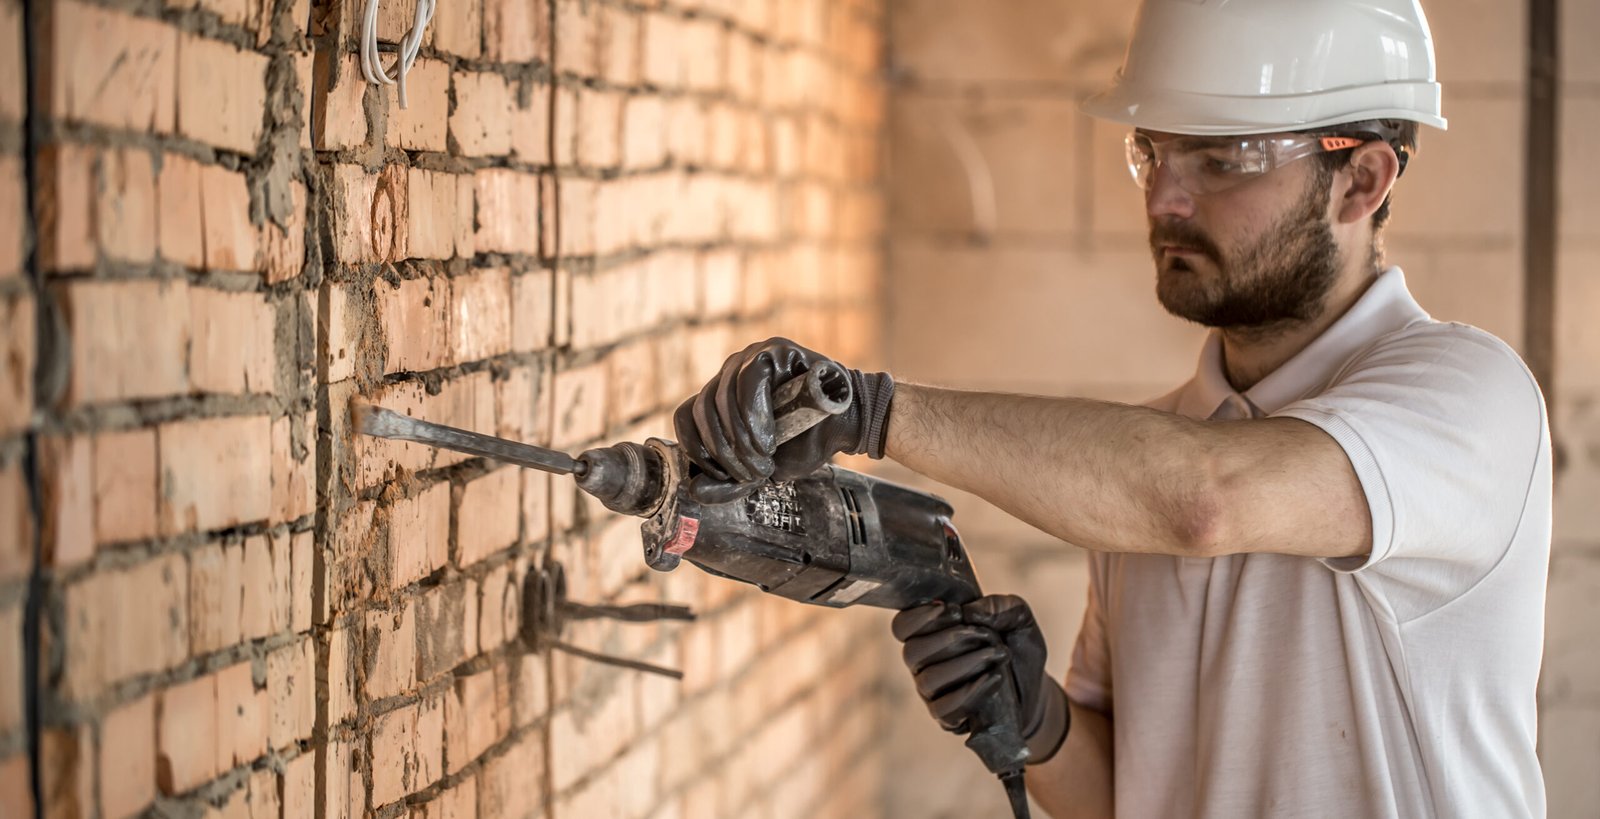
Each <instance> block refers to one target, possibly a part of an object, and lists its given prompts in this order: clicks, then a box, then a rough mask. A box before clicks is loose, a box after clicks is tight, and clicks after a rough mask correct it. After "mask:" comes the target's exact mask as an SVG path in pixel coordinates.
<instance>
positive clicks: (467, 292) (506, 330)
mask: <svg viewBox="0 0 1600 819" xmlns="http://www.w3.org/2000/svg"><path fill="white" fill-rule="evenodd" d="M450 300H451V310H450V354H451V356H452V358H453V359H454V360H455V361H458V362H463V361H475V360H478V359H483V358H490V357H492V356H497V355H503V354H504V353H506V352H509V351H510V349H511V275H510V272H509V271H508V270H506V269H505V268H494V269H490V270H485V271H482V272H480V273H474V274H472V275H469V276H457V277H456V278H455V279H454V280H453V281H452V282H451V283H450Z"/></svg>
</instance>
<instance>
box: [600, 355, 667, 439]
mask: <svg viewBox="0 0 1600 819" xmlns="http://www.w3.org/2000/svg"><path fill="white" fill-rule="evenodd" d="M606 362H607V365H608V366H609V367H610V373H609V374H608V375H607V377H606V380H607V383H608V385H609V386H610V388H611V395H610V396H609V397H608V398H607V400H606V407H607V409H608V411H609V412H610V418H609V421H608V423H609V425H611V426H618V425H622V424H627V423H630V422H632V421H635V420H637V419H639V418H642V417H644V416H645V415H648V414H649V413H651V412H654V411H655V410H656V409H657V408H658V405H659V404H660V403H661V400H660V388H659V386H658V383H657V379H656V351H655V345H654V344H653V343H651V341H650V340H648V339H644V340H640V341H637V342H634V343H632V344H627V345H624V346H622V347H619V348H617V349H616V350H614V351H612V353H611V355H609V356H607V357H606Z"/></svg>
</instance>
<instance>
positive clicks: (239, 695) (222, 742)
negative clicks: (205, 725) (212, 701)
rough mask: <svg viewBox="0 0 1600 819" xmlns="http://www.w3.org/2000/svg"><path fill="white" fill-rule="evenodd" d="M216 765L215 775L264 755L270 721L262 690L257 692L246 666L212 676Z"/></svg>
mask: <svg viewBox="0 0 1600 819" xmlns="http://www.w3.org/2000/svg"><path fill="white" fill-rule="evenodd" d="M215 676H216V687H217V702H216V709H217V718H216V719H217V748H216V750H217V761H216V766H217V770H219V771H226V770H229V769H231V768H234V767H236V766H238V765H243V764H245V763H247V762H251V761H253V760H255V759H256V757H259V756H261V755H262V754H264V753H266V751H267V731H268V729H269V727H270V726H269V724H268V723H269V721H270V718H271V715H270V713H269V712H268V708H269V706H270V703H269V701H268V699H267V692H266V691H265V690H261V691H257V690H256V684H255V681H254V679H253V678H252V677H251V673H250V663H249V662H243V663H236V664H234V665H231V666H228V667H227V668H224V669H222V670H221V671H218V672H217V673H216V675H215Z"/></svg>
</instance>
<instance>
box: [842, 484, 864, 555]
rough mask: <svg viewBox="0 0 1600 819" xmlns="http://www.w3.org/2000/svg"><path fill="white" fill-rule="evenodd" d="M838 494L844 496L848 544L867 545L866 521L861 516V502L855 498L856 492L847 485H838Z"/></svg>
mask: <svg viewBox="0 0 1600 819" xmlns="http://www.w3.org/2000/svg"><path fill="white" fill-rule="evenodd" d="M839 495H840V496H841V497H843V498H844V510H845V521H846V523H847V524H848V525H849V527H850V545H851V546H866V545H867V522H866V521H865V520H862V518H861V502H860V501H858V500H856V493H855V492H854V491H852V490H851V489H850V488H849V487H846V486H841V487H839Z"/></svg>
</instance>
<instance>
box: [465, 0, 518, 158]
mask: <svg viewBox="0 0 1600 819" xmlns="http://www.w3.org/2000/svg"><path fill="white" fill-rule="evenodd" d="M491 1H492V0H491ZM455 85H456V108H455V110H454V111H452V112H450V136H451V137H453V138H454V139H455V141H456V145H457V147H458V148H459V149H460V153H461V155H462V156H499V155H501V154H507V153H510V152H511V128H512V121H511V109H512V107H513V105H514V102H513V97H512V89H511V87H510V86H509V85H507V84H506V79H505V77H502V76H500V75H499V74H495V73H492V72H487V71H485V72H478V71H464V72H460V73H457V74H456V76H455Z"/></svg>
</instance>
